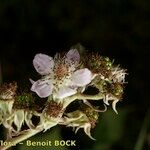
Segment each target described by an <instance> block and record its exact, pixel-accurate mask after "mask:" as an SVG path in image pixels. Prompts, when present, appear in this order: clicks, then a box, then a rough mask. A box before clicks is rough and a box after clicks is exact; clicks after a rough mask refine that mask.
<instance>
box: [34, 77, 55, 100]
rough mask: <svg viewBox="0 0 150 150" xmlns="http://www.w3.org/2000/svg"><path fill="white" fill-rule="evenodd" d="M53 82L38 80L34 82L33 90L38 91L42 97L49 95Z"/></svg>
mask: <svg viewBox="0 0 150 150" xmlns="http://www.w3.org/2000/svg"><path fill="white" fill-rule="evenodd" d="M52 90H53V84H52V81H51V80H42V79H41V80H38V81H36V82H34V83H33V85H32V87H31V91H33V92H36V93H37V95H38V96H39V97H41V98H45V97H48V96H49V95H51V94H52Z"/></svg>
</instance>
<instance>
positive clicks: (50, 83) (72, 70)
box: [31, 49, 93, 99]
mask: <svg viewBox="0 0 150 150" xmlns="http://www.w3.org/2000/svg"><path fill="white" fill-rule="evenodd" d="M79 61H80V55H79V53H78V51H77V50H76V49H71V50H70V51H69V52H68V53H67V54H66V55H65V56H63V57H61V56H60V55H59V54H56V56H55V57H54V59H53V58H52V57H50V56H47V55H45V54H37V55H35V57H34V59H33V65H34V67H35V69H36V71H37V72H38V73H39V74H40V75H42V76H43V77H42V79H39V80H38V81H36V82H34V81H33V80H32V81H31V83H32V84H33V85H32V87H31V90H32V91H34V92H36V93H37V94H38V96H39V97H41V98H44V97H48V96H49V95H51V94H52V95H53V97H54V98H60V99H62V98H65V97H67V96H71V95H73V94H75V93H76V92H77V88H78V87H85V86H86V85H87V84H89V83H90V82H91V80H92V79H93V75H92V73H91V71H90V70H88V69H87V68H83V69H79V70H77V67H78V66H79Z"/></svg>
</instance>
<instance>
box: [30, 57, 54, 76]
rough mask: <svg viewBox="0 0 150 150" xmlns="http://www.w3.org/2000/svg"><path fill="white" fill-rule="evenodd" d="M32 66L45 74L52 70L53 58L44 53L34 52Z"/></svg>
mask: <svg viewBox="0 0 150 150" xmlns="http://www.w3.org/2000/svg"><path fill="white" fill-rule="evenodd" d="M33 65H34V68H35V69H36V71H37V72H38V73H40V74H41V75H47V74H49V73H51V72H52V69H53V67H54V61H53V58H52V57H50V56H48V55H45V54H36V55H35V57H34V59H33Z"/></svg>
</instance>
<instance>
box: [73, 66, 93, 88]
mask: <svg viewBox="0 0 150 150" xmlns="http://www.w3.org/2000/svg"><path fill="white" fill-rule="evenodd" d="M91 80H92V73H91V71H90V70H89V69H87V68H84V69H79V70H77V71H75V72H74V73H73V75H72V84H73V85H76V86H85V85H87V84H89V83H90V82H91Z"/></svg>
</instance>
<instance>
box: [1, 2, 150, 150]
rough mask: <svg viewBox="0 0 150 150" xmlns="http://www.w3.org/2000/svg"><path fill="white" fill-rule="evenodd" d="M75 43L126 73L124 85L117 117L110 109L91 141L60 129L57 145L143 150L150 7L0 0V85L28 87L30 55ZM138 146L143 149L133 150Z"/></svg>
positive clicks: (149, 141)
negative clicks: (68, 141) (63, 142)
mask: <svg viewBox="0 0 150 150" xmlns="http://www.w3.org/2000/svg"><path fill="white" fill-rule="evenodd" d="M78 42H80V43H81V44H82V45H83V46H84V47H86V48H87V49H89V50H90V51H98V52H99V53H100V54H101V55H104V56H108V57H110V58H111V59H115V63H116V64H120V65H121V66H122V67H123V68H125V69H127V70H128V71H127V72H128V73H129V75H128V76H127V78H126V81H127V82H128V84H127V85H126V88H125V94H124V98H123V101H122V102H120V103H119V104H118V105H117V106H118V111H119V112H120V113H119V115H117V117H116V115H115V114H114V112H112V109H110V111H108V113H106V114H102V117H100V120H99V123H98V124H97V127H96V129H94V130H93V131H92V134H94V136H95V138H96V139H97V141H91V140H89V139H88V138H87V137H86V136H85V135H84V134H83V133H82V132H80V133H78V134H77V135H74V134H73V132H72V131H71V130H70V129H64V128H61V127H60V129H61V131H60V135H62V139H65V138H68V137H69V138H73V139H74V138H75V139H77V147H76V148H74V149H85V150H88V149H93V150H97V149H100V150H116V149H119V150H132V149H134V150H147V149H148V148H149V147H150V129H149V128H148V127H149V126H150V123H149V117H147V118H146V119H145V120H146V121H145V122H144V118H145V116H150V115H148V109H150V106H149V104H150V96H149V93H150V92H149V89H150V88H149V83H150V82H149V81H150V79H149V78H150V71H149V70H150V63H149V60H150V44H149V43H150V1H149V0H147V1H146V0H94V1H92V0H84V1H83V0H82V1H81V0H80V1H79V0H51V1H50V0H43V1H40V0H0V63H1V70H2V75H1V80H2V81H3V82H10V81H13V80H15V81H17V82H18V84H19V86H21V87H23V88H24V87H26V86H29V87H30V86H31V85H30V82H29V80H28V79H29V78H33V79H34V77H37V73H36V71H35V70H34V68H33V66H32V59H33V57H34V55H35V54H36V53H39V52H40V53H45V54H48V55H50V56H54V54H55V53H56V52H60V51H64V50H65V51H68V50H69V48H70V47H71V46H72V45H74V44H77V43H78ZM115 129H116V130H115ZM118 129H119V130H118ZM143 130H144V131H145V132H144V133H143V132H141V131H143ZM64 131H65V132H64ZM140 133H141V134H140ZM49 134H50V133H49ZM118 134H119V135H118ZM139 134H140V136H139ZM115 135H117V136H115ZM116 137H117V138H116ZM138 140H139V141H143V146H142V148H140V147H139V149H136V148H135V147H136V143H138V142H137V141H138ZM66 149H67V148H66ZM68 149H69V148H68ZM70 149H71V148H70ZM72 149H73V148H72Z"/></svg>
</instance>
